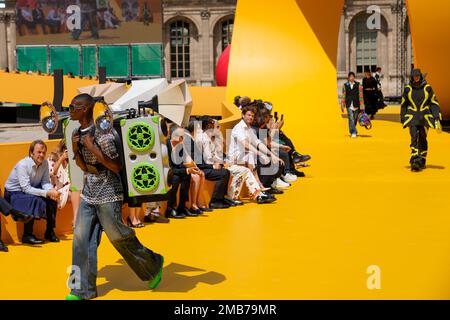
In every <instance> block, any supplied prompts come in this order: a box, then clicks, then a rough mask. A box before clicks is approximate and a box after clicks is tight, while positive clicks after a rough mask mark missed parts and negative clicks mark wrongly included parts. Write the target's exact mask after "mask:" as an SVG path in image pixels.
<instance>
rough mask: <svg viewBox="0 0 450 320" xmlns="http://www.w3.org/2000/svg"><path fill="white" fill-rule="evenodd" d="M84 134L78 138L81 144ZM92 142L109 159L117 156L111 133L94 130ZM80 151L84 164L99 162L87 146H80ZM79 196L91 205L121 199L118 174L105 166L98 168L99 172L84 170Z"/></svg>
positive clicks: (120, 184)
mask: <svg viewBox="0 0 450 320" xmlns="http://www.w3.org/2000/svg"><path fill="white" fill-rule="evenodd" d="M86 136H87V135H82V136H81V138H80V141H81V144H82V145H83V143H84V139H85V137H86ZM94 144H95V145H96V146H97V148H99V149H100V150H101V151H102V153H103V154H104V155H106V156H107V157H108V158H110V159H111V160H114V159H117V158H118V157H119V153H118V151H117V149H116V144H115V142H114V135H113V134H112V133H108V134H101V133H100V132H99V131H98V130H96V131H95V138H94ZM81 153H82V155H83V159H84V162H85V163H86V164H89V165H96V164H97V165H98V164H100V162H99V161H98V160H97V158H96V157H95V155H94V154H93V153H92V152H90V151H89V150H88V149H87V148H84V147H82V148H81ZM81 198H82V199H83V200H84V201H86V202H87V203H89V204H92V205H97V204H103V203H109V202H117V201H123V188H122V183H121V180H120V176H119V174H117V173H114V172H113V171H111V170H109V169H107V168H104V169H103V170H100V171H99V174H93V173H89V172H85V173H84V186H83V191H82V193H81Z"/></svg>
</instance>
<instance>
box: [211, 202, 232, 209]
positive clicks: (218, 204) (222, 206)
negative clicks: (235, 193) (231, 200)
mask: <svg viewBox="0 0 450 320" xmlns="http://www.w3.org/2000/svg"><path fill="white" fill-rule="evenodd" d="M209 207H210V208H211V209H228V208H229V207H230V205H229V204H227V203H225V202H222V201H214V202H211V203H210V204H209Z"/></svg>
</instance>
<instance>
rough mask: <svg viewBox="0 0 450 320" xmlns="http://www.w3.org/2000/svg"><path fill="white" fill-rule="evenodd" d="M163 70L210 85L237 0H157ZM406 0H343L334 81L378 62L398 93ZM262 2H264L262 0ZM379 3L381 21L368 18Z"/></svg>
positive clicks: (10, 31)
mask: <svg viewBox="0 0 450 320" xmlns="http://www.w3.org/2000/svg"><path fill="white" fill-rule="evenodd" d="M162 2H163V30H162V31H163V50H164V73H165V76H166V77H167V78H168V79H169V80H171V79H176V78H186V79H187V80H188V82H189V83H191V84H193V85H198V86H213V85H215V66H216V63H217V60H218V58H219V56H220V54H221V53H222V51H223V50H224V48H225V47H226V46H227V45H228V43H230V42H231V39H232V34H233V26H234V15H235V10H236V2H237V0H162ZM404 2H405V0H346V1H345V5H344V8H343V10H342V15H341V29H340V33H339V44H338V56H337V60H336V67H337V80H338V83H339V87H341V85H342V84H343V82H345V81H346V78H347V74H348V72H349V71H354V72H356V73H357V78H359V79H360V78H362V76H363V70H364V68H366V67H369V68H372V69H373V68H375V67H377V66H380V67H382V68H383V72H382V73H383V78H382V83H383V88H384V92H385V95H386V96H397V95H399V94H400V90H401V86H402V85H403V83H404V80H405V77H406V74H407V73H408V72H409V70H410V69H411V66H412V65H413V60H414V59H413V53H412V45H411V34H410V31H409V23H408V18H407V12H406V6H405V5H404ZM261 5H263V4H261ZM373 5H375V6H377V7H376V10H378V8H379V17H380V25H379V28H378V29H369V28H368V27H367V21H368V20H370V17H371V16H372V15H373V10H372V11H370V10H369V13H367V11H368V9H373V8H370V6H373ZM15 33H16V30H15V15H14V10H12V9H0V68H1V69H4V68H5V67H9V68H10V70H12V69H15V56H14V48H15V38H16V36H15Z"/></svg>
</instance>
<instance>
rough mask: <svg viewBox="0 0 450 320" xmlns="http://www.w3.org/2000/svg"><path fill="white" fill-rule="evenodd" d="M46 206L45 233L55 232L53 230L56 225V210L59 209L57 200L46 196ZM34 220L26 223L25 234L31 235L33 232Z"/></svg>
mask: <svg viewBox="0 0 450 320" xmlns="http://www.w3.org/2000/svg"><path fill="white" fill-rule="evenodd" d="M45 202H46V205H47V206H46V208H45V212H46V214H47V228H46V230H45V234H46V235H47V234H51V233H53V230H54V229H55V227H56V212H57V210H58V204H57V203H56V201H53V200H52V199H48V198H45ZM33 227H34V220H31V221H30V222H27V223H25V224H24V228H23V235H24V236H30V235H32V234H33Z"/></svg>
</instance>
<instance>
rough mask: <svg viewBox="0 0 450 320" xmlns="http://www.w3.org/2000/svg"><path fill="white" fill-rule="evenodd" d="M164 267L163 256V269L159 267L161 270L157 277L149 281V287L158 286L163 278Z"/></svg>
mask: <svg viewBox="0 0 450 320" xmlns="http://www.w3.org/2000/svg"><path fill="white" fill-rule="evenodd" d="M163 267H164V257H163V256H161V269H159V272H158V274H157V275H156V277H155V278H154V279H153V280H151V281H150V282H149V283H148V287H149V288H150V289H151V290H153V289H156V287H157V286H158V285H159V283H160V282H161V279H162V273H163Z"/></svg>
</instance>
